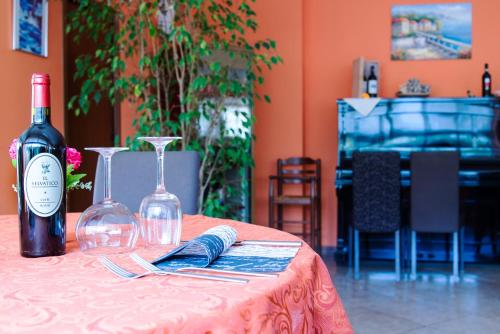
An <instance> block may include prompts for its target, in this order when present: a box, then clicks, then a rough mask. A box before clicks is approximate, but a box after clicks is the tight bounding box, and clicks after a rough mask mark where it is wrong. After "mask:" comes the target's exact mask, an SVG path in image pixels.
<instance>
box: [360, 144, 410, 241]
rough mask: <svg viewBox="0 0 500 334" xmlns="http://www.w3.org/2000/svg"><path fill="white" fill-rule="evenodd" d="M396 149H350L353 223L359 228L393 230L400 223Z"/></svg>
mask: <svg viewBox="0 0 500 334" xmlns="http://www.w3.org/2000/svg"><path fill="white" fill-rule="evenodd" d="M400 170H401V166H400V157H399V153H398V152H354V153H353V158H352V171H353V175H352V194H353V212H352V213H353V218H352V219H353V225H354V227H355V228H356V229H357V230H359V231H361V232H394V231H397V230H399V227H400V225H401V184H400V178H401V176H400Z"/></svg>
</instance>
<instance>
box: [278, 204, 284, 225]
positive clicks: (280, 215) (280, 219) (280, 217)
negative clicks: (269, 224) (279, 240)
mask: <svg viewBox="0 0 500 334" xmlns="http://www.w3.org/2000/svg"><path fill="white" fill-rule="evenodd" d="M277 226H278V230H280V231H283V205H281V204H278V221H277Z"/></svg>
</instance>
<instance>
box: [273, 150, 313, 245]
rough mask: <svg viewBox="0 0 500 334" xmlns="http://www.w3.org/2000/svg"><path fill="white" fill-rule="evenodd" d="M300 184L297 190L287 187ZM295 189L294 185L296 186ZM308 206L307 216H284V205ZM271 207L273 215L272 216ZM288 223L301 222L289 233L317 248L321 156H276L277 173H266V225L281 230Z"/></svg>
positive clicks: (306, 207) (296, 223)
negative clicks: (267, 191) (267, 175)
mask: <svg viewBox="0 0 500 334" xmlns="http://www.w3.org/2000/svg"><path fill="white" fill-rule="evenodd" d="M297 186H298V187H299V188H300V194H291V193H290V189H288V191H287V189H285V188H295V189H296V188H297ZM296 190H297V189H296ZM297 206H298V207H303V208H305V209H308V213H309V219H303V220H298V221H291V220H284V214H283V210H284V208H285V207H297ZM275 208H276V209H277V215H276V216H277V217H275ZM288 225H295V226H297V225H302V231H301V232H296V230H295V231H290V232H291V233H292V234H295V235H298V236H300V237H302V239H304V240H305V241H309V243H310V245H311V247H312V248H314V249H316V250H318V251H319V250H320V249H321V160H320V159H316V160H315V159H312V158H308V157H295V158H288V159H278V162H277V175H271V176H270V177H269V226H271V227H274V228H278V229H280V230H284V229H285V228H286V227H287V226H288Z"/></svg>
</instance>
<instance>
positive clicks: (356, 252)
mask: <svg viewBox="0 0 500 334" xmlns="http://www.w3.org/2000/svg"><path fill="white" fill-rule="evenodd" d="M354 279H355V280H358V279H359V231H358V230H357V229H354Z"/></svg>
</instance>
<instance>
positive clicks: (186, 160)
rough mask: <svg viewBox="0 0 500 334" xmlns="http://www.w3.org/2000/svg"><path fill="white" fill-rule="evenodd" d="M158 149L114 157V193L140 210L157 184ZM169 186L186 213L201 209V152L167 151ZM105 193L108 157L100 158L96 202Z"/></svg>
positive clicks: (133, 209) (112, 191)
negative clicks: (199, 207)
mask: <svg viewBox="0 0 500 334" xmlns="http://www.w3.org/2000/svg"><path fill="white" fill-rule="evenodd" d="M156 164H157V160H156V153H155V152H120V153H116V154H115V155H114V156H113V158H112V160H111V168H112V170H111V196H112V197H113V199H114V200H116V201H118V202H121V203H123V204H125V205H126V206H127V207H128V208H129V209H130V210H131V211H132V212H138V211H139V206H140V204H141V201H142V199H143V198H144V197H145V196H146V195H149V194H151V193H153V191H154V190H155V187H156ZM164 167H165V187H166V188H167V191H169V192H171V193H172V194H175V195H176V196H177V197H178V198H179V200H180V202H181V208H182V212H183V213H187V214H196V213H197V212H198V188H199V187H198V184H199V182H198V172H199V169H200V157H199V155H198V153H197V152H189V151H181V152H165V160H164ZM103 197H104V161H103V160H102V158H101V157H99V160H98V161H97V169H96V176H95V182H94V200H93V201H94V203H96V202H99V201H101V200H102V199H103Z"/></svg>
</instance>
